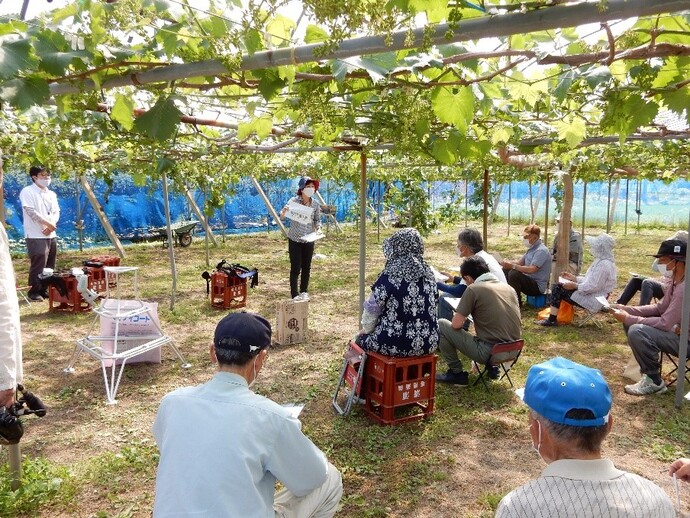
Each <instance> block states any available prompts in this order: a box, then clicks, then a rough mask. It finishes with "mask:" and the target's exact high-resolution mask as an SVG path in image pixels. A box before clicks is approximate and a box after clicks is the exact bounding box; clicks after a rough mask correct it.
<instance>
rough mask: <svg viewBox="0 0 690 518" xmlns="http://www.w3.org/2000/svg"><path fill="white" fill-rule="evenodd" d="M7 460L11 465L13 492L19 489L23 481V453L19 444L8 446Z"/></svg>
mask: <svg viewBox="0 0 690 518" xmlns="http://www.w3.org/2000/svg"><path fill="white" fill-rule="evenodd" d="M7 460H8V461H9V465H10V478H11V479H12V482H11V486H10V487H12V491H14V490H16V489H19V486H20V485H21V481H22V452H21V449H20V448H19V443H17V444H10V445H9V446H7Z"/></svg>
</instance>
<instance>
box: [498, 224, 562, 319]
mask: <svg viewBox="0 0 690 518" xmlns="http://www.w3.org/2000/svg"><path fill="white" fill-rule="evenodd" d="M540 234H541V229H540V228H539V227H538V226H537V225H527V226H526V227H525V230H524V231H523V233H522V242H523V244H524V245H525V247H526V248H527V252H526V253H525V255H523V256H522V257H521V258H520V259H519V260H518V261H503V270H504V271H505V274H506V279H507V280H508V284H510V285H511V286H512V287H513V289H514V290H515V293H517V296H518V302H520V307H522V293H524V294H525V295H542V294H544V293H546V288H547V287H548V285H549V277H550V276H551V252H549V249H548V248H546V245H544V243H543V242H542V240H541V239H540V238H539V236H540Z"/></svg>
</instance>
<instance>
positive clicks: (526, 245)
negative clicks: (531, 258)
mask: <svg viewBox="0 0 690 518" xmlns="http://www.w3.org/2000/svg"><path fill="white" fill-rule="evenodd" d="M522 244H523V245H525V247H527V248H529V247H530V246H532V243H530V242H529V239H523V240H522Z"/></svg>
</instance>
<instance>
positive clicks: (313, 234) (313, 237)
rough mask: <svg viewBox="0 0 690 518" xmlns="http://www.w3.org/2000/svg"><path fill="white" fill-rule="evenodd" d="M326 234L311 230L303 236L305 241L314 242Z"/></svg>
mask: <svg viewBox="0 0 690 518" xmlns="http://www.w3.org/2000/svg"><path fill="white" fill-rule="evenodd" d="M324 237H326V235H325V234H324V233H323V232H311V233H309V234H307V235H305V236H302V241H304V242H305V243H313V242H314V241H318V240H319V239H323V238H324Z"/></svg>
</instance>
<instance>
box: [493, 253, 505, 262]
mask: <svg viewBox="0 0 690 518" xmlns="http://www.w3.org/2000/svg"><path fill="white" fill-rule="evenodd" d="M491 255H493V256H494V259H496V261H498V264H501V263H502V262H503V256H502V255H501V254H500V252H491Z"/></svg>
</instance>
